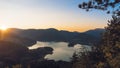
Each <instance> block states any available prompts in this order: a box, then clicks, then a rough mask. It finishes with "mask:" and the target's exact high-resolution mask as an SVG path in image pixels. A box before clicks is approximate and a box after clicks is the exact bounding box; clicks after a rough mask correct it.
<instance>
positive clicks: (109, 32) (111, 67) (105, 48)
mask: <svg viewBox="0 0 120 68" xmlns="http://www.w3.org/2000/svg"><path fill="white" fill-rule="evenodd" d="M119 52H120V17H115V16H113V19H112V20H111V21H109V23H108V26H107V27H106V32H105V33H104V35H103V39H102V42H101V44H100V45H99V46H94V47H93V49H92V51H84V52H80V53H78V54H74V56H73V58H74V59H73V68H120V53H119Z"/></svg>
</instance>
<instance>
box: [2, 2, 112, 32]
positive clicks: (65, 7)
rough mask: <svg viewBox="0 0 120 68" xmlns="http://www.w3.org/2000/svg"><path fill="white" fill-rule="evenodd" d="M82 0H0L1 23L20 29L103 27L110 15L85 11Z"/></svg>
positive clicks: (74, 29)
mask: <svg viewBox="0 0 120 68" xmlns="http://www.w3.org/2000/svg"><path fill="white" fill-rule="evenodd" d="M82 1H84V0H0V26H2V25H4V26H7V27H9V28H22V29H29V28H35V29H46V28H57V29H59V30H69V31H80V32H81V31H86V30H89V29H94V28H103V27H104V26H106V24H107V20H109V19H110V18H111V15H108V14H106V13H105V12H103V11H98V10H93V11H91V12H86V11H85V10H82V9H79V8H78V4H79V3H81V2H82Z"/></svg>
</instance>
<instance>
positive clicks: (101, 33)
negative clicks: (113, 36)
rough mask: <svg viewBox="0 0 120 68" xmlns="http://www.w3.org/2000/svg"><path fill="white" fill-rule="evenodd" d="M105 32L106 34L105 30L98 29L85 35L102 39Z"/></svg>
mask: <svg viewBox="0 0 120 68" xmlns="http://www.w3.org/2000/svg"><path fill="white" fill-rule="evenodd" d="M104 32H105V29H102V28H96V29H93V30H88V31H86V32H84V33H85V34H89V35H92V36H94V37H96V38H101V36H102V35H103V33H104Z"/></svg>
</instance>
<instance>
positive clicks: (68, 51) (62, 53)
mask: <svg viewBox="0 0 120 68" xmlns="http://www.w3.org/2000/svg"><path fill="white" fill-rule="evenodd" d="M83 46H84V47H87V49H89V50H90V46H86V45H80V44H76V45H75V46H74V47H68V43H66V42H37V44H35V45H33V46H31V47H29V49H36V48H38V47H52V48H53V49H54V51H53V54H52V55H47V56H46V57H45V58H47V59H53V60H55V61H58V60H64V61H70V60H71V58H72V55H73V53H74V52H75V51H77V50H80V49H82V48H83Z"/></svg>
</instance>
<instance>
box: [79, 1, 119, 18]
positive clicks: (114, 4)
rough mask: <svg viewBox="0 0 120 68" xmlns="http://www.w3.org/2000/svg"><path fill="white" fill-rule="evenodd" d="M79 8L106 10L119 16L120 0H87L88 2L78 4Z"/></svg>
mask: <svg viewBox="0 0 120 68" xmlns="http://www.w3.org/2000/svg"><path fill="white" fill-rule="evenodd" d="M79 8H82V9H86V11H89V10H90V9H99V10H106V11H107V13H112V14H114V15H117V16H120V0H88V2H83V3H82V4H79ZM111 9H112V10H111Z"/></svg>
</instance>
